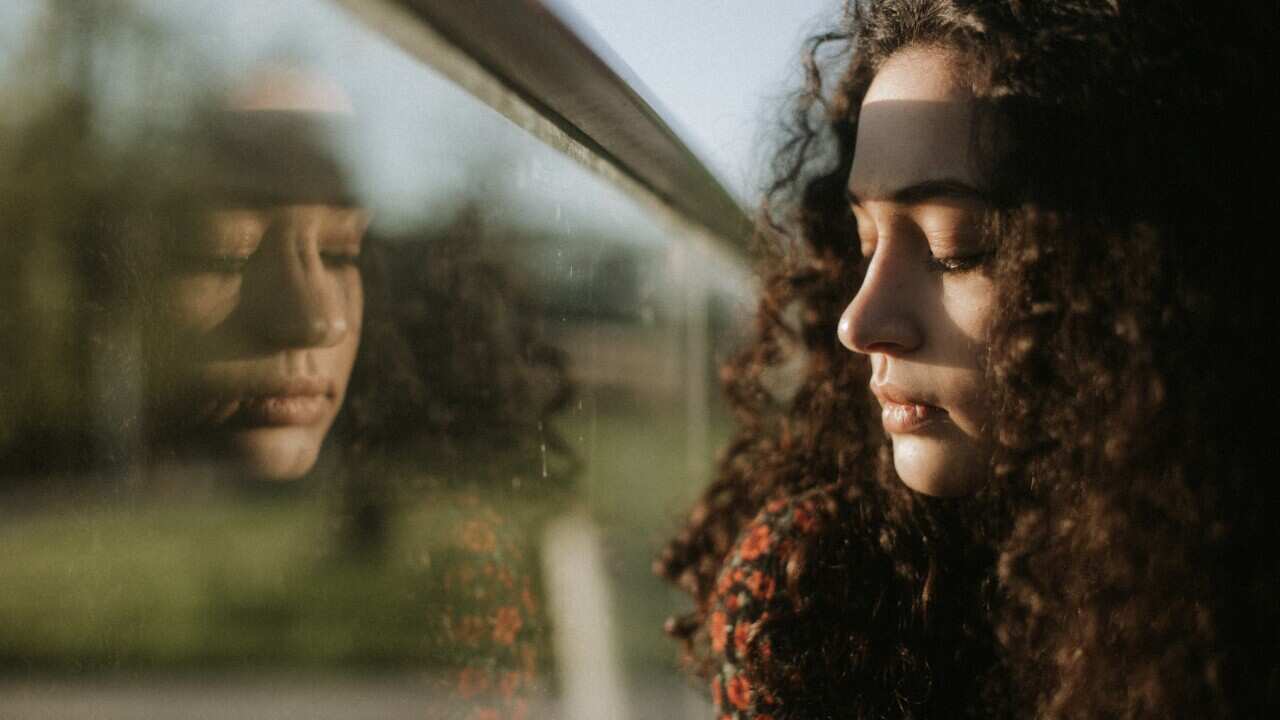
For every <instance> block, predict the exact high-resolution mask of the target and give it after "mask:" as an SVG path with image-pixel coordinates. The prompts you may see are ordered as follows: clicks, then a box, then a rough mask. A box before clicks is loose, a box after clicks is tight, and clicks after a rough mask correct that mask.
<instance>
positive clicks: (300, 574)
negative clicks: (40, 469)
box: [0, 408, 725, 672]
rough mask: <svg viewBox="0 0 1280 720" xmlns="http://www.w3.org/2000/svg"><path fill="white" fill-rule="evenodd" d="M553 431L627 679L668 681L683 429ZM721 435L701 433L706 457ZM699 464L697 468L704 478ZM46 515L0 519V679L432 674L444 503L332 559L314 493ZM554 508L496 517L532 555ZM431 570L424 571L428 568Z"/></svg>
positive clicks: (625, 415)
mask: <svg viewBox="0 0 1280 720" xmlns="http://www.w3.org/2000/svg"><path fill="white" fill-rule="evenodd" d="M588 409H589V410H591V412H589V413H582V414H578V415H577V416H576V419H575V418H570V419H569V421H568V422H565V423H563V424H562V425H561V432H562V434H563V435H564V437H566V438H567V439H568V440H569V441H570V443H571V445H572V446H573V447H574V449H575V451H576V452H578V453H579V455H580V457H581V459H582V460H583V461H584V466H583V470H582V474H581V476H580V477H578V478H577V479H576V481H575V482H576V485H577V488H578V489H577V491H576V492H575V493H574V498H576V499H577V500H578V501H580V502H581V503H582V506H583V507H585V508H586V509H587V510H588V512H589V513H590V514H591V515H592V517H593V518H594V519H595V520H596V523H597V525H598V526H599V527H600V528H601V530H602V540H603V543H604V548H603V550H604V556H605V559H606V564H607V567H606V572H607V573H608V575H609V579H610V581H611V591H612V597H613V601H614V609H615V622H616V625H615V627H616V629H617V631H618V637H617V638H616V641H617V647H618V648H619V650H620V651H621V653H622V655H623V661H624V664H625V666H626V667H627V668H628V670H630V671H633V672H653V671H662V672H670V670H671V668H672V667H673V661H674V657H675V653H676V648H675V646H674V644H673V643H672V642H670V641H669V640H668V639H666V638H665V637H664V636H663V634H662V631H661V628H662V622H663V620H664V619H665V617H666V616H667V615H669V614H670V613H672V612H673V611H675V610H677V609H679V608H680V607H681V603H682V602H684V599H683V598H681V597H680V596H679V594H678V593H676V592H674V591H673V590H671V589H670V588H668V587H667V586H666V585H665V584H664V583H663V582H661V581H660V580H658V579H657V578H656V577H654V576H653V575H652V573H651V571H650V564H651V562H652V560H653V557H654V556H655V555H656V553H657V552H658V551H659V550H660V549H661V547H662V545H663V543H664V542H665V541H666V539H667V538H668V537H669V536H670V535H671V534H672V533H673V532H674V529H675V528H676V526H677V525H678V523H679V521H680V520H681V518H682V517H683V514H684V512H686V511H687V509H688V507H689V505H690V503H691V502H692V499H693V498H694V497H695V496H696V495H697V493H698V492H699V490H700V488H701V486H702V483H703V482H705V478H706V475H704V476H702V477H689V476H688V473H689V470H688V468H689V464H688V460H687V457H686V455H685V452H686V446H685V442H686V441H685V436H686V433H685V427H684V421H683V418H682V417H680V416H678V415H675V414H670V413H668V414H667V415H666V416H663V415H662V413H661V412H660V411H659V410H653V409H651V410H649V411H647V412H637V411H636V409H634V408H632V409H628V410H627V411H619V410H614V411H613V412H608V411H605V410H600V409H595V408H588ZM724 432H725V429H724V427H722V426H721V427H718V428H713V437H712V441H713V446H714V445H715V444H719V440H720V439H722V437H723V435H724ZM709 471H710V465H709V462H708V463H707V464H706V474H709ZM257 495H259V497H254V498H248V497H245V496H244V495H243V494H226V495H223V496H217V495H213V496H211V497H207V498H203V499H200V500H195V499H186V500H182V501H176V502H175V501H173V500H172V499H170V500H167V501H160V500H152V501H146V500H142V499H136V500H133V501H131V502H130V503H126V504H116V505H111V504H103V503H81V504H62V505H51V506H48V507H46V508H45V509H43V510H41V511H38V512H14V513H10V514H9V517H8V518H7V519H6V521H5V522H4V523H3V524H2V525H0V672H21V671H30V670H39V671H46V672H84V671H99V670H110V669H121V670H126V669H139V670H164V671H183V670H207V669H239V668H245V667H276V668H288V669H312V670H316V669H342V670H352V669H360V668H369V669H377V668H388V667H396V668H414V667H421V668H427V669H429V668H430V667H431V666H432V663H438V662H440V658H439V657H438V654H435V655H433V650H435V651H436V652H437V653H438V648H433V647H432V641H431V638H430V637H428V631H427V628H428V626H429V625H430V623H429V622H428V621H427V614H428V613H431V612H433V607H434V604H435V601H436V600H438V598H436V597H433V594H434V593H435V592H436V591H437V590H436V589H437V588H438V582H439V577H438V576H439V572H438V571H439V552H438V551H439V549H440V548H441V547H443V546H444V545H445V544H446V538H444V537H442V532H443V531H442V530H441V528H442V527H444V526H445V525H446V524H447V523H446V522H445V521H446V520H447V518H448V514H449V513H450V512H456V505H455V498H452V497H449V496H442V497H427V496H424V497H421V498H419V499H418V500H417V501H414V502H411V503H409V504H402V505H401V506H400V507H399V508H398V510H397V511H396V513H395V514H394V515H393V520H392V524H391V526H390V527H391V534H390V536H389V541H388V545H387V548H386V552H385V553H384V554H383V555H382V556H381V560H379V561H362V560H358V559H356V558H352V557H348V556H345V555H343V554H342V553H341V552H338V548H337V538H336V536H335V533H334V520H335V513H334V511H333V509H332V502H333V500H332V498H326V497H325V496H324V495H323V494H322V493H319V492H282V493H257ZM562 500H563V498H559V499H543V500H541V501H538V502H529V503H526V504H523V505H519V506H512V505H511V504H510V502H507V504H505V505H503V506H502V507H501V511H502V512H503V514H504V515H505V516H507V517H508V518H510V519H512V520H513V521H514V524H515V525H516V526H517V527H518V528H519V532H520V533H521V534H522V536H523V537H524V538H525V541H526V542H527V543H528V547H530V548H532V549H533V550H532V551H531V552H529V553H527V554H526V557H525V558H524V560H523V570H524V571H525V572H527V573H531V574H532V575H533V576H535V577H537V576H538V575H539V573H540V568H539V566H538V562H539V557H538V553H537V542H538V533H539V532H540V527H541V523H542V521H543V520H544V519H545V518H546V517H547V515H548V514H549V513H551V512H555V511H556V510H555V508H557V507H563V506H562V505H560V504H559V503H561V502H562ZM433 563H434V566H433Z"/></svg>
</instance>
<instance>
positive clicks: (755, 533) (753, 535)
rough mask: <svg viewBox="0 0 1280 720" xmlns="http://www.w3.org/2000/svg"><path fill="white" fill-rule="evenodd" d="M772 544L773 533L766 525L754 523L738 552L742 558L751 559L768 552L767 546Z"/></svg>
mask: <svg viewBox="0 0 1280 720" xmlns="http://www.w3.org/2000/svg"><path fill="white" fill-rule="evenodd" d="M772 546H773V535H772V533H771V532H770V531H769V526H768V525H763V524H760V525H756V526H755V527H753V528H751V532H750V533H749V534H748V535H747V539H746V540H744V541H743V542H742V547H741V549H739V551H738V554H739V555H740V556H741V557H742V559H743V560H747V561H751V560H755V559H756V558H758V557H760V556H761V555H764V554H765V553H767V552H769V548H770V547H772Z"/></svg>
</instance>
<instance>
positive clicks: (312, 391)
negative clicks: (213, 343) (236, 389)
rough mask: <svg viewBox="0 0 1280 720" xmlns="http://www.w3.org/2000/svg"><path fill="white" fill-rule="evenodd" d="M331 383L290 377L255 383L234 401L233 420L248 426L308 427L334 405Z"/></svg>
mask: <svg viewBox="0 0 1280 720" xmlns="http://www.w3.org/2000/svg"><path fill="white" fill-rule="evenodd" d="M334 394H335V388H334V384H333V382H331V381H328V380H326V379H324V378H310V377H308V378H290V379H287V380H278V381H271V382H266V383H259V384H255V385H253V386H251V387H249V388H247V389H246V391H245V392H243V393H241V394H240V395H239V396H238V397H237V398H236V399H235V400H234V404H235V411H234V413H233V418H234V420H235V421H236V422H237V424H240V425H244V426H249V427H288V426H295V425H311V424H314V423H316V422H318V421H319V420H321V419H322V418H323V417H324V415H325V413H326V412H327V411H328V409H329V406H330V405H331V404H332V402H333V398H334Z"/></svg>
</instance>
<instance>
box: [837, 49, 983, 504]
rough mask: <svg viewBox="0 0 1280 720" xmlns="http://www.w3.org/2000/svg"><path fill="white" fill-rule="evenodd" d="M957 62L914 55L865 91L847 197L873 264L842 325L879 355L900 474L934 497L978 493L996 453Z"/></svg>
mask: <svg viewBox="0 0 1280 720" xmlns="http://www.w3.org/2000/svg"><path fill="white" fill-rule="evenodd" d="M954 68H955V58H954V57H953V56H952V55H951V54H950V53H947V52H943V51H938V50H906V51H903V52H901V53H899V54H898V55H896V56H894V57H893V58H891V59H890V60H889V61H888V62H886V63H885V65H884V67H883V69H882V70H881V71H880V72H879V74H878V75H877V76H876V78H875V80H874V81H873V82H872V84H871V87H870V89H869V90H868V92H867V95H866V98H865V100H864V102H863V105H862V111H861V113H860V117H859V126H858V137H857V143H856V151H855V155H854V162H853V169H852V172H851V173H850V176H849V195H850V200H851V202H852V205H853V212H854V215H855V217H856V218H857V224H858V234H859V240H860V243H861V246H862V252H863V256H864V257H866V258H868V261H867V262H868V264H867V268H866V275H865V277H864V279H863V281H862V286H861V288H860V289H859V290H858V293H857V295H856V296H855V297H854V298H853V301H852V302H851V303H850V304H849V306H848V309H846V310H845V312H844V315H843V317H841V319H840V327H839V336H840V340H841V342H843V343H844V345H845V346H846V347H848V348H849V349H850V350H853V351H855V352H859V353H864V354H866V355H868V356H869V357H870V361H871V369H872V378H871V388H872V391H873V392H874V393H875V395H876V398H877V399H878V400H879V401H880V405H881V408H882V410H883V412H882V422H883V424H884V428H885V431H886V432H887V433H888V435H889V437H890V438H891V439H892V442H893V459H894V467H895V468H896V470H897V472H898V475H899V477H901V478H902V480H903V481H904V482H905V483H906V484H907V485H908V486H909V487H911V488H912V489H914V490H917V491H920V492H923V493H927V494H930V495H961V494H965V493H968V492H972V491H973V490H974V489H976V487H977V486H978V485H979V484H980V483H981V482H982V479H983V478H984V476H985V473H986V466H987V458H988V454H987V450H986V443H985V441H984V428H985V425H986V418H987V407H986V402H985V393H984V391H983V369H982V357H983V353H984V352H985V350H986V345H987V336H988V327H989V324H990V319H991V315H992V312H993V310H994V308H995V288H994V286H993V284H992V282H991V279H990V277H989V276H988V275H987V273H986V272H985V270H984V262H983V261H984V260H985V259H986V258H987V257H988V255H989V248H988V247H986V245H985V241H984V238H983V234H982V232H981V226H982V218H983V214H984V211H985V208H986V205H985V203H984V201H983V200H982V197H983V196H982V193H981V192H980V191H979V188H981V187H982V183H981V181H980V179H979V178H977V177H975V167H977V166H978V163H976V162H974V157H973V151H972V146H973V143H972V142H971V139H972V137H973V134H972V127H973V112H974V107H975V101H974V96H973V93H972V92H971V91H970V90H968V89H967V88H965V87H964V85H963V84H961V83H960V82H958V81H957V79H956V73H955V72H954Z"/></svg>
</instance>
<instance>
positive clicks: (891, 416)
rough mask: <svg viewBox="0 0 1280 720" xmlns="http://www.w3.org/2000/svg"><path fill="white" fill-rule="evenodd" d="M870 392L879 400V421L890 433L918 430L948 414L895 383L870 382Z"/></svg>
mask: <svg viewBox="0 0 1280 720" xmlns="http://www.w3.org/2000/svg"><path fill="white" fill-rule="evenodd" d="M871 393H872V394H873V395H875V396H876V399H877V400H879V401H880V408H881V410H880V422H881V423H882V424H883V425H884V430H885V432H887V433H890V434H895V435H896V434H905V433H913V432H919V431H921V430H923V429H925V428H927V427H929V426H930V425H934V424H936V423H939V422H942V421H943V420H945V419H946V418H947V416H948V413H947V411H946V410H943V409H942V408H940V407H938V406H937V405H933V404H930V403H927V402H925V401H924V400H922V399H921V398H919V397H917V396H916V395H915V393H912V392H910V391H908V390H906V389H904V388H901V387H898V386H895V385H888V384H872V385H871Z"/></svg>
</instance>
